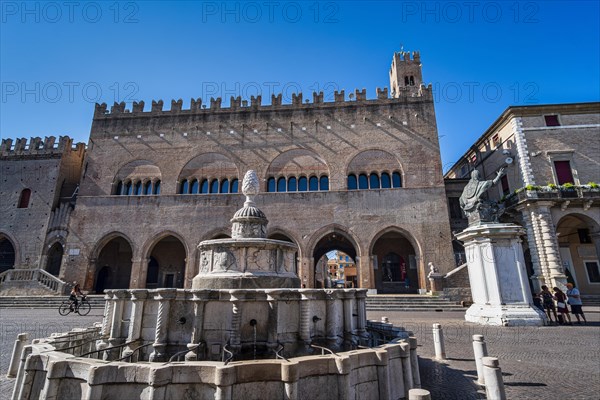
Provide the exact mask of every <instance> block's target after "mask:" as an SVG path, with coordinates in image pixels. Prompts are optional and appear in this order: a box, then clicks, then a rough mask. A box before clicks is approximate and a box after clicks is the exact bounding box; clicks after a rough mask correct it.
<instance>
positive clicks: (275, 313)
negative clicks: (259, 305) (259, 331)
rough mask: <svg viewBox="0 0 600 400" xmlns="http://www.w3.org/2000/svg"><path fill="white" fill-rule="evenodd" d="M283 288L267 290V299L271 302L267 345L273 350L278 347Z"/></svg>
mask: <svg viewBox="0 0 600 400" xmlns="http://www.w3.org/2000/svg"><path fill="white" fill-rule="evenodd" d="M281 293H282V291H281V290H269V291H268V292H267V301H268V302H269V316H268V323H267V347H268V348H269V349H271V350H273V349H276V348H277V342H278V334H277V327H278V324H279V301H280V299H281Z"/></svg>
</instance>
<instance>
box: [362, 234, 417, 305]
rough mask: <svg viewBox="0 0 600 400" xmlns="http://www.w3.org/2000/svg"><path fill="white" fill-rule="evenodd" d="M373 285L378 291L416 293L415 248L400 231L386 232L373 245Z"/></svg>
mask: <svg viewBox="0 0 600 400" xmlns="http://www.w3.org/2000/svg"><path fill="white" fill-rule="evenodd" d="M373 256H374V257H375V265H374V266H373V267H374V269H375V271H374V272H375V274H374V275H375V286H376V288H377V292H378V293H383V294H385V293H399V294H402V293H405V294H413V293H418V289H419V273H418V268H419V266H418V264H417V259H416V255H415V250H414V248H413V246H412V245H411V244H410V242H409V241H408V239H407V238H406V237H404V235H402V234H401V233H400V232H388V233H386V234H384V235H383V236H381V237H380V238H379V239H377V241H376V242H375V245H374V246H373Z"/></svg>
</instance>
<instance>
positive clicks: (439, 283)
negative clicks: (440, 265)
mask: <svg viewBox="0 0 600 400" xmlns="http://www.w3.org/2000/svg"><path fill="white" fill-rule="evenodd" d="M428 277H429V287H430V288H431V294H437V293H440V292H442V291H443V290H444V284H443V281H444V274H440V273H437V272H434V273H430V274H429V275H428Z"/></svg>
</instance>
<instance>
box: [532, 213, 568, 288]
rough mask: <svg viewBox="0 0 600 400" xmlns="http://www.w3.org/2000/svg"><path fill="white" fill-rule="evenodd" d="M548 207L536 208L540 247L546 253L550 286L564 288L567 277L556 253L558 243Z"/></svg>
mask: <svg viewBox="0 0 600 400" xmlns="http://www.w3.org/2000/svg"><path fill="white" fill-rule="evenodd" d="M548 207H549V206H548V205H542V206H539V207H538V218H539V223H540V230H541V233H542V246H543V248H544V252H545V253H546V262H547V263H548V272H549V273H550V276H549V277H548V278H549V280H550V284H551V285H552V286H558V287H564V286H565V285H566V283H567V277H566V276H565V274H564V271H563V268H562V265H561V262H560V256H559V253H558V243H557V241H556V229H555V228H554V223H553V222H552V216H551V215H550V210H549V208H548Z"/></svg>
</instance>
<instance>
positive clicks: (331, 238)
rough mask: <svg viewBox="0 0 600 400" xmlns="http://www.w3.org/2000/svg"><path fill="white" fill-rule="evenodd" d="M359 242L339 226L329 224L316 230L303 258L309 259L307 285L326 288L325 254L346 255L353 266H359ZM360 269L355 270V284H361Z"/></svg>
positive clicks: (347, 230) (349, 232)
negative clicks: (338, 253)
mask: <svg viewBox="0 0 600 400" xmlns="http://www.w3.org/2000/svg"><path fill="white" fill-rule="evenodd" d="M358 243H359V241H358V240H357V238H356V236H355V235H353V234H352V232H351V231H350V230H349V229H348V228H346V227H343V226H341V225H338V224H331V225H327V226H324V227H322V228H321V229H319V230H317V232H315V233H314V234H313V235H312V237H311V238H310V240H309V242H308V245H307V246H306V248H307V253H306V255H307V256H306V257H305V258H309V259H310V262H311V265H310V268H309V283H310V285H311V286H312V287H316V288H319V287H328V286H329V284H328V282H327V281H328V279H327V278H328V277H329V271H328V266H327V260H326V258H327V257H326V254H327V253H329V252H331V251H333V250H338V251H341V252H343V253H345V254H346V255H348V256H349V257H350V258H352V260H353V261H354V265H359V260H360V255H361V248H360V246H359V245H358ZM361 273H362V272H361V271H360V268H357V269H356V270H355V275H357V276H356V278H355V280H356V281H357V282H361V280H360V279H359V278H360V274H361Z"/></svg>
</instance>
